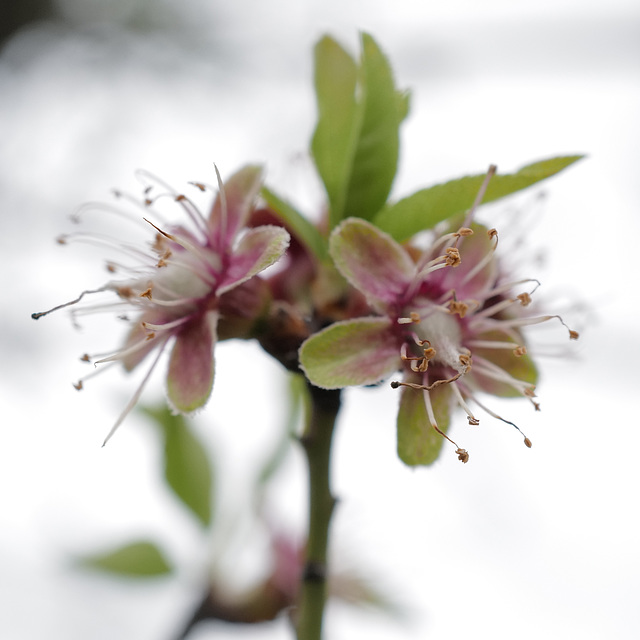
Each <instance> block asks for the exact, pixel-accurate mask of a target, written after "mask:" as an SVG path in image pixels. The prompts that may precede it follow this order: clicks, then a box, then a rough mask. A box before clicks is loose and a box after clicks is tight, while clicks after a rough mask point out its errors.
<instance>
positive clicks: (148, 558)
mask: <svg viewBox="0 0 640 640" xmlns="http://www.w3.org/2000/svg"><path fill="white" fill-rule="evenodd" d="M79 563H80V565H81V566H83V567H86V568H88V569H94V570H98V571H103V572H106V573H112V574H115V575H118V576H129V577H135V578H154V577H158V576H163V575H166V574H168V573H171V571H172V569H171V566H170V565H169V563H168V562H167V560H166V558H165V557H164V554H163V553H162V551H160V549H159V548H158V547H157V546H156V545H155V544H153V543H152V542H148V541H146V540H142V541H136V542H131V543H129V544H126V545H124V546H122V547H118V548H117V549H112V550H109V551H106V552H104V553H96V554H92V555H88V556H84V557H82V558H80V559H79Z"/></svg>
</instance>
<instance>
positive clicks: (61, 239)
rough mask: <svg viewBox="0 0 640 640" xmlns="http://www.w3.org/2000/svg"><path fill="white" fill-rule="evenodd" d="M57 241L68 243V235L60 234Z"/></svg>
mask: <svg viewBox="0 0 640 640" xmlns="http://www.w3.org/2000/svg"><path fill="white" fill-rule="evenodd" d="M56 242H57V243H58V244H67V236H58V237H57V238H56Z"/></svg>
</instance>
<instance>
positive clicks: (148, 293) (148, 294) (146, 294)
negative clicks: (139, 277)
mask: <svg viewBox="0 0 640 640" xmlns="http://www.w3.org/2000/svg"><path fill="white" fill-rule="evenodd" d="M139 297H140V298H146V299H147V300H151V287H148V288H147V289H146V290H145V291H143V292H142V293H141V294H139Z"/></svg>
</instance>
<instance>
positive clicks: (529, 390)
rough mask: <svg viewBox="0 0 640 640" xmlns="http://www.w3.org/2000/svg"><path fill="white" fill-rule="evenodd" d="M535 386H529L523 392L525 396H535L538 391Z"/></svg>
mask: <svg viewBox="0 0 640 640" xmlns="http://www.w3.org/2000/svg"><path fill="white" fill-rule="evenodd" d="M535 389H536V388H535V387H527V388H526V389H525V390H524V391H523V393H524V395H525V396H527V398H535V397H536V393H535Z"/></svg>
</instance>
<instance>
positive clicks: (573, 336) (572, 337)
mask: <svg viewBox="0 0 640 640" xmlns="http://www.w3.org/2000/svg"><path fill="white" fill-rule="evenodd" d="M579 337H580V334H579V333H578V332H577V331H574V330H573V329H569V339H570V340H577V339H578V338H579Z"/></svg>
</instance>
